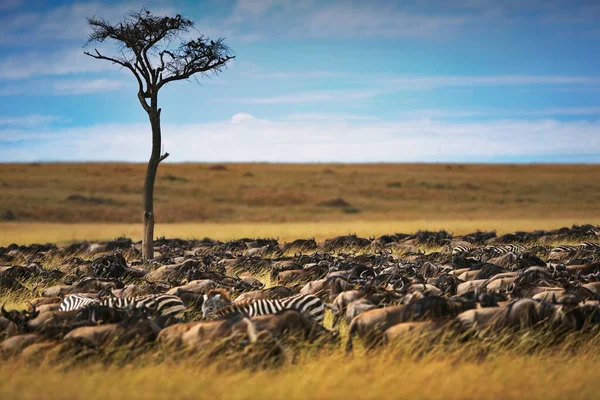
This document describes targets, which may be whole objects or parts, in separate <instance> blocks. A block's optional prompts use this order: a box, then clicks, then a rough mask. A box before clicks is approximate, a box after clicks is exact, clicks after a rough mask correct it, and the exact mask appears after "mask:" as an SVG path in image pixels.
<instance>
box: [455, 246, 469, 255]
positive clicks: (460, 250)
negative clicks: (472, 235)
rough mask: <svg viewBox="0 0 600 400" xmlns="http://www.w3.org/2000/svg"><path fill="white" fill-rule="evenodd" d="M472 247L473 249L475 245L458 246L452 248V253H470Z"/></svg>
mask: <svg viewBox="0 0 600 400" xmlns="http://www.w3.org/2000/svg"><path fill="white" fill-rule="evenodd" d="M472 249H473V246H468V245H463V246H456V247H454V248H453V249H452V255H453V256H454V255H457V254H463V253H468V252H469V251H471V250H472Z"/></svg>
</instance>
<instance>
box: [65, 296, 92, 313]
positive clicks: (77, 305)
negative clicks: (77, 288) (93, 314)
mask: <svg viewBox="0 0 600 400" xmlns="http://www.w3.org/2000/svg"><path fill="white" fill-rule="evenodd" d="M90 304H99V301H98V299H95V298H93V297H90V296H88V295H85V294H80V293H76V294H71V295H69V296H67V297H65V298H64V299H63V300H62V301H61V302H60V305H59V306H58V311H72V310H79V309H81V308H84V307H85V306H87V305H90Z"/></svg>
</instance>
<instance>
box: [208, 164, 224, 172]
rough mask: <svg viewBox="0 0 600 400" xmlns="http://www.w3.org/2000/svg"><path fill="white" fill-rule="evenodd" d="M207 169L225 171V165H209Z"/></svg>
mask: <svg viewBox="0 0 600 400" xmlns="http://www.w3.org/2000/svg"><path fill="white" fill-rule="evenodd" d="M207 169H209V170H211V171H227V167H226V166H225V165H223V164H215V165H211V166H210V167H208V168H207Z"/></svg>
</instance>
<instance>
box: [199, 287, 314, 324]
mask: <svg viewBox="0 0 600 400" xmlns="http://www.w3.org/2000/svg"><path fill="white" fill-rule="evenodd" d="M211 292H213V291H211ZM211 292H209V293H208V295H204V302H203V303H202V316H203V318H209V317H212V318H213V319H226V318H229V317H231V316H233V315H239V314H242V315H246V316H248V317H256V316H259V315H267V314H276V313H278V312H281V311H283V310H297V311H299V312H300V313H302V314H303V315H305V316H306V317H309V318H312V319H313V320H314V321H316V322H317V323H319V324H323V318H324V314H325V303H323V301H321V299H319V298H318V297H317V296H313V295H310V294H298V295H295V296H290V297H285V298H283V299H259V300H245V301H240V302H237V303H232V302H231V301H230V300H229V299H228V298H227V296H226V295H224V294H223V293H220V292H213V293H211Z"/></svg>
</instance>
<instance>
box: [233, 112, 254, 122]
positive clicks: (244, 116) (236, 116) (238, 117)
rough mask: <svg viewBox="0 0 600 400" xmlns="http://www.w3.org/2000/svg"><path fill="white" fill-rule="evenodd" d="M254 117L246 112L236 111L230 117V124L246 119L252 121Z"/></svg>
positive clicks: (245, 120)
mask: <svg viewBox="0 0 600 400" xmlns="http://www.w3.org/2000/svg"><path fill="white" fill-rule="evenodd" d="M255 119H256V118H254V117H253V116H252V115H251V114H247V113H237V114H234V115H233V117H231V123H232V124H239V123H242V122H247V121H252V120H255Z"/></svg>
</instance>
